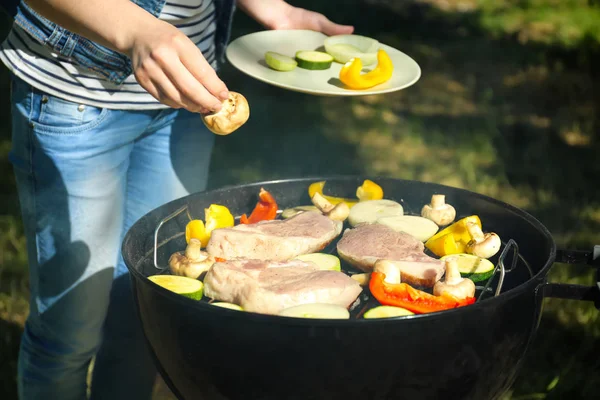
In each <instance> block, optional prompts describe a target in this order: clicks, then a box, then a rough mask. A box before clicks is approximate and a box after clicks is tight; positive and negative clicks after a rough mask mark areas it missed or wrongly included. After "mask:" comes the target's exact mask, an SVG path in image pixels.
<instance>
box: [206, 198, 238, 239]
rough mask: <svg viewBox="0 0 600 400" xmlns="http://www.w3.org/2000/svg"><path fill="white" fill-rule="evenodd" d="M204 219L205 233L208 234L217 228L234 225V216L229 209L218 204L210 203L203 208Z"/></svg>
mask: <svg viewBox="0 0 600 400" xmlns="http://www.w3.org/2000/svg"><path fill="white" fill-rule="evenodd" d="M204 219H205V220H206V233H207V234H208V235H209V236H210V234H211V232H212V231H213V230H215V229H219V228H229V227H232V226H233V225H234V218H233V215H232V214H231V212H230V211H229V209H228V208H227V207H225V206H221V205H219V204H211V205H210V207H208V208H205V209H204Z"/></svg>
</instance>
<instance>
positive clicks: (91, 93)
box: [0, 0, 216, 110]
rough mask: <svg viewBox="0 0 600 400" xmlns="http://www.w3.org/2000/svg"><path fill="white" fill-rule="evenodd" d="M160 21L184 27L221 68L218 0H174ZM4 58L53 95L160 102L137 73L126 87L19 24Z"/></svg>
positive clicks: (109, 103) (114, 102)
mask: <svg viewBox="0 0 600 400" xmlns="http://www.w3.org/2000/svg"><path fill="white" fill-rule="evenodd" d="M159 18H160V19H162V20H164V21H166V22H169V23H170V24H172V25H174V26H176V27H178V29H179V30H180V31H181V32H182V33H184V34H185V35H187V36H188V37H189V38H190V39H191V40H192V41H193V42H194V43H195V44H196V46H197V47H198V48H199V49H200V51H202V54H203V55H204V57H205V58H206V59H207V61H208V62H209V63H210V64H211V65H212V66H213V68H215V67H216V59H215V44H214V34H215V30H216V16H215V7H214V3H213V1H212V0H169V1H168V2H167V3H166V4H165V6H164V8H163V10H162V12H161V14H160V16H159ZM0 60H2V62H3V63H4V64H5V65H6V66H7V67H8V68H9V69H10V70H11V71H12V72H13V73H14V74H15V75H17V76H18V77H19V78H21V79H23V80H24V81H26V82H27V83H29V84H30V85H31V86H33V87H35V88H37V89H39V90H41V91H44V92H47V93H49V94H51V95H54V96H57V97H61V98H64V99H66V100H70V101H73V102H77V103H82V104H89V105H92V106H96V107H106V108H112V109H138V110H140V109H156V108H166V107H167V106H165V105H163V104H161V103H160V102H158V101H157V100H156V99H154V97H152V96H151V95H150V94H149V93H148V92H146V90H145V89H144V88H142V87H141V86H140V85H139V84H138V83H137V81H136V80H135V77H134V76H133V75H130V76H129V77H127V79H126V80H125V81H124V83H123V84H122V85H120V86H118V85H115V84H114V83H111V82H110V81H108V80H107V79H105V78H104V77H101V76H99V75H96V74H94V73H93V72H92V71H89V70H87V69H85V68H83V67H80V66H78V65H75V64H73V63H72V62H70V61H69V60H67V59H66V58H65V57H62V56H59V55H58V54H56V53H54V52H52V51H51V50H50V49H49V48H48V47H46V46H43V45H41V44H40V43H39V42H38V41H36V40H35V39H33V38H31V37H30V36H29V34H27V33H26V32H25V31H24V30H22V29H21V28H19V27H18V26H17V25H13V28H12V29H11V31H10V33H9V35H8V36H7V38H6V39H5V41H4V43H3V44H2V47H1V48H0Z"/></svg>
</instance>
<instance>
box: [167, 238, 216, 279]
mask: <svg viewBox="0 0 600 400" xmlns="http://www.w3.org/2000/svg"><path fill="white" fill-rule="evenodd" d="M201 248H202V244H201V242H200V241H199V240H198V239H195V238H192V239H190V243H189V244H188V245H187V247H186V249H185V252H177V253H173V255H171V257H170V258H169V266H170V268H171V273H172V274H173V275H179V276H187V277H188V278H194V279H198V277H200V275H202V273H204V272H206V271H208V270H209V269H210V267H212V265H213V264H214V263H215V259H214V258H213V257H212V256H209V255H208V253H206V252H204V251H202V250H200V249H201Z"/></svg>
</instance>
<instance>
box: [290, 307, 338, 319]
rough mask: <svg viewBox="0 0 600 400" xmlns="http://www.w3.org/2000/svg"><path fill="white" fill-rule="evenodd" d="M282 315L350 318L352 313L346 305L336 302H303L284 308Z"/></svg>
mask: <svg viewBox="0 0 600 400" xmlns="http://www.w3.org/2000/svg"><path fill="white" fill-rule="evenodd" d="M279 315H281V316H282V317H295V318H319V319H349V318H350V313H349V312H348V310H347V309H346V308H345V307H342V306H338V305H336V304H326V303H311V304H301V305H299V306H294V307H290V308H286V309H284V310H282V311H281V312H280V313H279Z"/></svg>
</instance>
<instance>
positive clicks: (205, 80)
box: [179, 41, 229, 101]
mask: <svg viewBox="0 0 600 400" xmlns="http://www.w3.org/2000/svg"><path fill="white" fill-rule="evenodd" d="M188 44H189V45H191V46H190V48H188V46H185V45H184V46H182V47H183V49H182V51H180V52H179V59H180V60H181V63H182V64H183V65H184V67H185V68H186V69H187V70H188V71H190V73H191V74H192V76H193V77H194V78H195V79H196V80H197V81H198V82H200V83H201V84H202V85H203V86H204V87H205V88H206V90H208V92H209V93H210V94H212V95H213V96H215V97H216V98H217V99H218V100H219V101H223V100H226V99H227V98H228V97H229V90H228V89H227V86H226V85H225V83H224V82H223V81H222V80H221V79H219V77H218V75H217V72H216V71H215V70H214V68H213V67H211V65H210V64H209V63H208V61H206V59H205V58H204V56H202V53H201V52H200V50H199V49H198V48H197V47H196V46H195V45H193V43H192V42H191V41H190V42H189V43H188Z"/></svg>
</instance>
